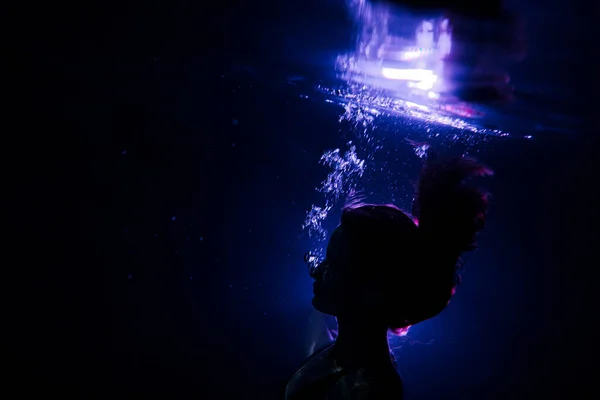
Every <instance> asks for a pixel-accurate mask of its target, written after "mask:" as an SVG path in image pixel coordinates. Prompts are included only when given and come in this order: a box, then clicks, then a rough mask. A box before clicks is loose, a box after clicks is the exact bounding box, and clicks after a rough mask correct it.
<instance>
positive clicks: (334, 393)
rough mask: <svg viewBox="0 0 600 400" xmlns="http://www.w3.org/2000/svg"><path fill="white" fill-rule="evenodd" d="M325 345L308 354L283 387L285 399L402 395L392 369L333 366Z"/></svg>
mask: <svg viewBox="0 0 600 400" xmlns="http://www.w3.org/2000/svg"><path fill="white" fill-rule="evenodd" d="M330 350H331V346H329V347H326V348H325V349H323V350H322V351H320V352H317V353H316V354H315V355H313V356H312V357H311V358H309V359H308V360H307V361H306V362H305V363H304V364H303V365H302V367H300V369H299V370H298V371H297V372H296V373H295V374H294V376H293V377H292V379H291V380H290V382H289V383H288V385H287V387H286V394H285V398H286V400H301V399H311V400H319V399H327V400H338V399H340V400H341V399H344V400H346V399H355V400H378V399H386V400H387V399H402V394H403V384H402V379H401V378H400V375H398V373H397V372H396V371H395V370H385V371H375V370H369V369H367V368H353V369H344V368H339V367H337V366H336V364H335V362H333V361H332V360H331V359H330V357H328V354H329V352H330Z"/></svg>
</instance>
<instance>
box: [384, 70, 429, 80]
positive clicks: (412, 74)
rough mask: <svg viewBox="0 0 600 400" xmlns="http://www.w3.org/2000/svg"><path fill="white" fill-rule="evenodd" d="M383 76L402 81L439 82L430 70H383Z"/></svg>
mask: <svg viewBox="0 0 600 400" xmlns="http://www.w3.org/2000/svg"><path fill="white" fill-rule="evenodd" d="M381 74H382V75H383V77H384V78H387V79H396V80H401V81H427V82H435V81H436V80H437V76H436V75H435V74H434V73H433V71H432V70H430V69H400V68H382V69H381Z"/></svg>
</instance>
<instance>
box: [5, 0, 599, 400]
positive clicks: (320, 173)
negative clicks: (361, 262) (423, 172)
mask: <svg viewBox="0 0 600 400" xmlns="http://www.w3.org/2000/svg"><path fill="white" fill-rule="evenodd" d="M339 7H340V5H339V4H336V3H331V4H329V3H328V4H327V5H322V6H321V7H319V6H317V5H313V4H305V5H300V4H295V5H293V6H292V5H291V4H288V3H286V4H283V3H277V4H269V5H268V6H267V5H263V6H261V7H259V6H253V5H245V6H240V8H238V11H232V10H229V11H221V12H219V13H213V14H210V13H209V12H208V11H207V10H206V9H203V8H201V7H200V6H198V5H197V4H181V5H180V4H176V5H169V6H168V7H167V6H164V7H162V6H158V5H156V4H153V5H147V4H146V5H144V6H142V5H136V4H131V5H121V6H119V7H116V8H110V9H109V7H108V6H106V5H103V6H98V7H96V8H93V7H92V6H89V8H85V9H84V7H83V6H79V7H78V8H75V9H73V8H69V7H66V8H65V11H67V10H71V11H73V12H75V11H76V12H77V15H81V18H80V19H76V18H74V19H66V18H64V17H63V18H58V17H57V19H56V20H54V22H52V23H48V21H45V25H41V26H48V32H49V34H48V35H45V36H43V37H41V38H40V39H39V40H38V41H37V42H36V43H37V48H36V51H37V54H39V55H40V57H41V60H42V61H43V63H42V64H40V71H38V72H39V73H38V74H37V75H36V77H35V79H33V80H32V82H35V83H36V84H37V82H38V81H39V82H40V85H39V86H38V87H37V88H36V90H37V91H39V93H40V94H41V96H40V97H39V99H40V101H39V102H36V106H38V107H39V110H40V113H39V119H38V120H36V121H34V122H33V124H34V125H35V127H36V128H35V130H34V128H33V127H32V132H40V131H41V132H44V134H43V135H39V136H40V137H39V139H36V143H37V145H36V146H32V145H31V144H30V145H29V146H27V147H23V148H28V149H30V150H29V151H28V154H27V155H28V157H30V161H27V162H25V163H22V165H23V167H22V168H24V169H25V168H26V166H29V167H31V166H35V168H33V169H34V170H33V171H32V173H31V175H32V178H33V179H31V180H28V181H27V182H25V181H24V180H19V181H18V187H19V188H20V189H22V190H23V193H24V194H25V196H24V197H23V198H22V200H19V203H18V204H17V205H18V207H19V208H18V209H23V210H24V211H23V212H19V213H15V214H18V215H19V217H17V218H18V219H17V220H16V222H17V223H18V229H17V230H16V231H15V232H16V233H15V235H14V237H15V238H16V239H17V240H16V243H17V246H15V247H13V249H14V250H13V251H15V252H16V253H17V254H18V257H17V258H18V260H19V265H18V266H17V267H18V268H17V267H15V269H18V272H19V273H22V274H23V277H22V278H20V279H19V280H18V281H17V282H21V283H22V286H23V287H22V289H21V285H19V286H18V287H19V292H18V295H17V297H15V302H16V303H17V304H19V305H20V306H19V307H18V309H17V311H16V316H17V323H16V324H14V325H11V326H12V327H16V329H17V332H18V336H19V339H21V340H20V341H19V342H18V343H21V341H23V345H20V344H19V345H18V346H16V350H17V352H18V361H19V362H18V363H17V364H15V368H14V371H17V373H18V375H19V379H22V382H23V383H22V387H23V388H24V390H27V388H28V387H33V386H34V385H38V386H41V387H44V388H45V390H46V392H47V393H61V394H63V395H64V396H68V397H71V395H73V396H75V395H76V394H78V393H85V394H86V395H87V397H89V396H90V395H102V396H109V395H110V396H116V395H119V396H127V397H140V398H150V397H151V398H164V397H170V398H198V397H200V398H209V399H213V398H214V399H219V398H227V397H231V398H236V397H245V398H261V399H264V398H281V397H278V396H280V395H281V392H280V391H281V390H282V388H283V385H285V381H286V379H288V378H289V376H290V375H291V374H292V373H293V372H294V369H295V368H296V367H297V366H298V365H299V363H301V362H302V359H303V357H304V356H305V346H306V333H305V331H306V328H307V327H306V326H307V323H306V321H307V318H308V315H309V312H310V304H309V303H310V280H309V278H308V274H307V271H306V267H305V265H304V263H303V261H302V256H303V254H304V253H305V252H306V251H307V250H309V249H311V248H312V247H313V246H314V242H313V241H312V240H311V239H310V238H308V237H306V235H304V234H303V233H302V231H301V225H302V223H303V222H304V219H305V216H306V212H307V210H309V209H310V207H311V206H312V205H313V204H319V203H320V202H322V201H323V195H322V194H321V193H318V192H316V191H315V187H318V186H319V185H320V183H321V181H322V180H323V179H324V178H325V177H326V175H327V173H328V172H329V170H328V169H327V168H326V167H324V166H322V165H320V164H319V162H318V161H319V158H320V156H321V155H322V153H323V152H324V151H326V150H330V149H335V148H340V149H341V150H342V151H344V150H345V149H347V145H346V143H347V141H348V140H354V141H355V143H357V146H358V150H357V151H358V152H359V155H360V154H362V155H363V156H368V155H369V154H368V153H369V152H372V151H374V150H373V149H374V147H373V146H374V144H373V143H374V142H364V141H361V140H359V139H357V137H356V131H355V130H353V129H352V126H351V124H349V123H347V122H346V123H340V122H339V117H340V115H341V114H342V113H343V111H344V110H343V108H342V107H340V106H336V105H335V104H330V103H326V102H325V101H324V100H325V98H324V97H322V95H321V94H319V93H317V92H316V91H315V90H314V85H313V83H317V82H318V81H319V80H321V79H325V78H323V77H324V76H326V75H327V74H328V73H329V72H326V71H328V70H327V69H326V68H325V67H324V65H328V64H327V57H328V56H331V55H332V54H335V50H336V48H339V47H343V46H344V45H345V41H346V36H345V34H344V32H345V31H344V29H346V28H347V27H348V24H346V23H344V22H343V19H342V17H341V16H342V15H343V12H342V11H343V10H340V9H339ZM556 7H559V8H560V12H559V11H557V9H556V8H555V9H552V7H550V6H549V7H546V9H545V11H544V12H541V11H540V10H539V9H537V8H534V7H533V6H531V7H529V6H527V5H522V8H523V10H522V12H523V13H525V14H526V16H527V17H528V18H529V20H530V30H531V33H530V37H531V38H532V40H531V51H530V58H528V59H527V60H526V61H525V63H524V64H523V65H522V66H520V67H519V68H520V69H517V70H516V71H515V73H514V75H513V76H514V79H515V81H516V82H517V87H518V88H522V90H523V91H524V92H526V93H528V94H530V95H531V96H534V97H536V98H542V99H545V100H546V103H544V102H538V103H535V107H534V106H532V107H534V108H535V113H533V112H531V113H529V112H527V113H526V114H527V115H526V116H524V119H523V121H524V122H523V123H524V124H525V123H526V122H525V121H527V123H530V122H531V120H530V119H527V118H529V117H531V116H532V115H535V116H536V118H537V115H543V107H554V108H557V109H559V110H560V111H561V112H563V113H564V114H565V115H566V119H567V121H569V122H568V123H565V125H566V126H567V127H568V128H569V129H565V130H564V131H560V132H551V131H543V130H541V131H539V132H536V133H535V134H534V135H533V136H534V138H533V139H532V140H524V139H516V138H486V140H482V141H479V140H477V141H475V142H466V143H465V142H464V141H461V140H446V139H447V138H448V137H451V136H452V135H458V136H460V135H461V133H460V132H455V131H453V130H451V129H445V130H441V131H440V132H441V133H440V135H441V136H440V137H439V139H437V142H436V143H434V144H438V146H439V147H440V148H441V150H442V151H443V152H445V153H447V154H454V153H458V152H461V151H464V149H465V148H467V147H468V148H469V151H470V152H471V154H475V155H476V156H477V157H478V158H480V159H481V160H483V161H485V162H486V163H487V164H489V165H490V166H491V167H493V169H494V170H495V171H496V175H495V177H494V178H493V179H492V180H490V181H489V182H486V183H485V184H486V187H487V188H488V189H489V190H490V191H491V192H492V193H493V195H494V201H493V207H492V211H491V214H490V218H489V229H488V230H487V231H486V232H485V233H484V234H483V236H482V238H481V243H482V246H481V249H480V250H479V251H477V252H475V253H473V254H470V255H469V256H468V258H467V262H468V264H467V270H466V272H465V275H464V283H463V285H461V286H460V287H459V289H458V294H457V296H456V299H455V300H454V301H453V303H452V304H451V306H450V307H449V308H448V309H447V310H446V311H445V312H444V313H443V314H442V315H440V316H439V317H438V318H436V319H434V320H432V321H429V322H425V323H423V324H422V326H417V327H415V328H413V330H412V331H411V333H410V334H409V338H408V339H407V340H406V341H404V342H400V345H401V347H400V349H399V350H397V352H396V354H397V357H398V363H399V367H400V371H401V373H402V375H403V378H404V380H405V386H406V388H407V396H410V397H407V398H415V399H416V398H424V399H425V398H426V399H441V398H448V399H471V398H472V399H476V398H477V399H481V398H485V399H488V398H489V399H496V398H498V399H499V398H507V397H510V398H519V399H520V398H531V397H533V396H536V397H539V398H556V399H558V398H569V399H570V398H577V397H578V393H581V392H583V391H584V390H586V386H585V384H584V381H585V379H586V378H587V377H589V376H590V375H591V371H592V369H591V368H592V366H593V365H594V358H593V353H594V349H595V343H594V342H595V340H596V338H597V333H596V331H595V330H593V329H592V327H593V326H594V322H595V317H596V316H595V313H592V312H590V311H589V310H590V309H591V305H592V303H595V301H594V297H595V296H596V295H595V284H594V281H593V275H594V267H593V266H594V265H596V264H597V262H596V261H594V260H595V258H594V257H592V255H593V254H594V252H595V250H594V245H595V242H596V238H597V234H596V233H595V231H594V229H593V228H594V226H595V225H594V222H593V221H594V217H595V216H596V213H597V212H596V209H595V205H596V203H595V200H594V199H595V195H594V192H595V183H594V182H595V181H594V180H593V179H592V176H593V172H594V170H595V168H594V165H593V164H594V163H593V160H592V158H591V155H592V154H593V152H594V151H595V147H594V145H593V143H594V140H593V139H594V137H593V136H590V134H589V131H588V130H587V127H588V125H587V124H586V116H587V114H588V110H589V106H586V105H587V104H589V103H588V101H587V100H585V99H584V98H583V97H581V95H580V94H579V93H578V88H580V87H581V86H578V85H573V84H572V83H573V82H574V81H577V80H576V79H575V78H573V77H572V75H571V74H570V73H569V71H570V70H573V69H576V68H579V67H582V65H583V66H585V65H587V63H586V62H583V61H582V60H581V59H580V58H572V56H571V52H570V51H569V50H568V49H567V47H566V46H567V44H569V43H575V44H573V46H583V47H585V43H589V41H590V40H591V39H587V38H584V36H583V35H581V36H577V35H578V34H579V33H578V32H579V30H578V29H583V28H577V27H581V26H582V25H583V26H585V23H584V22H579V23H578V21H580V20H578V18H580V17H579V16H578V15H579V14H581V9H576V8H575V5H572V8H568V7H567V5H566V4H565V3H564V2H563V3H560V4H557V5H556ZM318 10H321V11H322V15H323V16H324V17H317V16H316V15H315V13H316V12H317V11H318ZM323 10H325V11H323ZM578 10H579V11H578ZM52 11H55V12H56V11H57V10H56V9H53V10H52ZM59 14H60V13H59ZM259 18H263V20H262V21H261V22H257V21H259ZM561 18H563V19H561ZM565 21H566V22H565ZM58 22H60V24H59V23H58ZM57 24H58V26H57ZM307 26H310V27H311V29H307V28H306V27H307ZM548 26H550V27H556V26H559V27H563V26H569V27H572V28H573V29H569V30H567V28H564V29H559V31H560V32H559V33H560V34H557V33H556V30H555V29H551V28H547V27H548ZM544 29H546V30H545V31H543V32H544V34H542V33H540V31H541V30H544ZM319 30H321V31H323V30H326V32H327V35H326V37H327V38H328V40H322V41H319V40H318V37H317V36H318V35H317V34H316V32H317V31H319ZM574 38H581V40H579V41H577V40H572V39H574ZM586 40H587V42H586ZM286 49H287V50H289V51H286ZM290 49H293V51H292V50H290ZM556 49H559V50H560V51H556ZM531 57H533V59H531ZM540 60H545V61H544V68H540V66H539V63H540V62H541V61H540ZM547 60H551V62H548V61H547ZM320 74H322V75H320ZM291 76H294V77H303V79H302V80H296V81H293V82H292V83H293V84H290V83H289V81H290V80H289V79H286V78H289V77H291ZM590 79H591V80H597V79H596V78H594V77H593V76H592V77H591V78H590ZM32 86H33V85H32ZM311 90H312V91H311ZM301 95H302V96H301ZM583 95H585V93H584V94H583ZM306 96H308V98H307V97H306ZM540 107H542V108H540ZM36 109H38V108H36ZM525 117H527V118H525ZM379 121H380V122H379V123H378V126H377V128H375V129H374V130H372V131H370V135H371V136H372V137H373V138H374V139H373V140H374V141H375V142H376V143H378V144H379V145H381V146H383V150H378V151H377V152H374V153H373V154H374V155H372V157H373V160H372V163H371V164H370V165H379V164H378V163H385V168H386V170H385V171H381V170H379V172H377V171H374V172H373V173H372V174H371V175H368V177H369V179H370V180H371V181H370V182H367V187H371V188H373V189H372V191H373V192H374V193H373V194H370V196H372V197H374V198H378V199H381V200H386V199H387V200H389V199H390V198H392V200H395V201H397V202H399V203H402V202H407V200H408V199H409V197H410V193H409V191H408V189H407V187H408V186H409V184H410V182H409V179H412V178H413V177H414V176H416V172H417V170H418V162H419V160H418V158H417V157H416V156H415V155H414V154H413V152H412V149H411V148H410V147H409V146H408V145H407V144H406V142H405V141H404V139H405V138H406V137H409V138H412V139H415V140H418V139H423V138H425V137H426V136H427V126H424V125H423V124H422V123H420V122H418V121H417V122H415V121H412V120H406V119H403V118H402V117H390V118H387V119H381V120H379ZM571 121H580V122H578V124H575V122H571ZM40 122H41V123H40ZM25 123H26V124H27V123H29V121H25ZM38 125H39V126H38ZM563 126H564V125H563ZM40 127H43V129H40ZM28 137H29V136H27V135H25V137H24V138H23V142H24V144H23V145H26V143H27V142H28V140H29V139H28ZM35 137H36V138H37V137H38V134H36V135H35ZM361 146H362V147H361ZM361 151H362V153H360V152H361ZM18 165H21V164H18ZM19 168H21V167H19ZM368 185H370V186H368ZM15 209H17V208H15ZM330 223H334V222H333V221H331V222H330ZM8 252H9V253H10V252H11V250H10V249H9V250H8ZM39 255H42V261H40V260H39V257H38V256H39ZM15 343H17V342H15ZM21 372H23V373H22V374H21ZM18 382H21V380H19V381H18Z"/></svg>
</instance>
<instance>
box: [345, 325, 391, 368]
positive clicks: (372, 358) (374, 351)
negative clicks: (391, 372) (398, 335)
mask: <svg viewBox="0 0 600 400" xmlns="http://www.w3.org/2000/svg"><path fill="white" fill-rule="evenodd" d="M387 331H388V330H387V328H386V327H385V326H381V325H376V324H373V323H371V322H368V321H359V320H348V319H344V318H338V336H337V339H336V341H335V344H334V346H333V351H334V356H335V358H336V360H337V361H338V362H339V364H340V365H341V366H360V367H367V366H370V367H387V366H392V365H393V364H392V361H391V358H390V348H389V344H388V339H387Z"/></svg>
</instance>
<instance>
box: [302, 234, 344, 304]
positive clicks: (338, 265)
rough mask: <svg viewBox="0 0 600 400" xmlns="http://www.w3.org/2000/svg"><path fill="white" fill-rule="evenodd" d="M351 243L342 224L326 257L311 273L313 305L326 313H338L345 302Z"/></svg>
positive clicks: (332, 236)
mask: <svg viewBox="0 0 600 400" xmlns="http://www.w3.org/2000/svg"><path fill="white" fill-rule="evenodd" d="M349 265H350V245H349V240H348V234H347V232H345V231H344V229H343V228H342V226H341V225H340V226H338V227H337V228H336V229H335V231H333V233H332V235H331V238H330V239H329V243H328V245H327V252H326V255H325V259H324V260H323V262H321V263H320V264H319V265H318V266H317V267H316V268H315V270H314V272H313V273H312V274H311V276H312V278H313V279H314V280H315V282H314V284H313V293H314V297H313V300H312V303H313V306H314V307H315V308H316V309H317V310H318V311H321V312H322V313H324V314H329V315H334V316H335V315H338V314H339V311H340V306H341V305H342V304H343V303H344V292H347V289H348V286H349Z"/></svg>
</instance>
